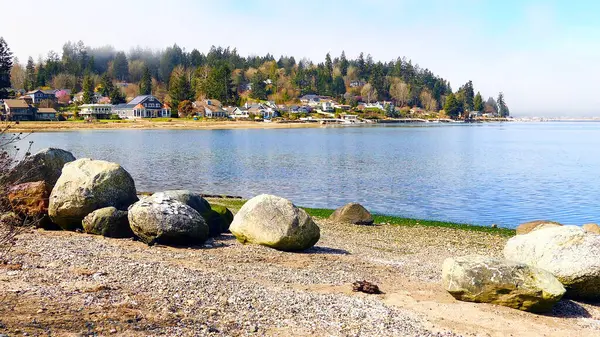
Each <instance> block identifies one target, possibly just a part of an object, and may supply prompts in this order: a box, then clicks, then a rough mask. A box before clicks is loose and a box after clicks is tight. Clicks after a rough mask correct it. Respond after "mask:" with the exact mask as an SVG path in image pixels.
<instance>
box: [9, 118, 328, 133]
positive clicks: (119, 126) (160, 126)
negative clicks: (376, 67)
mask: <svg viewBox="0 0 600 337" xmlns="http://www.w3.org/2000/svg"><path fill="white" fill-rule="evenodd" d="M322 126H323V125H321V124H319V123H263V122H249V121H243V122H238V121H214V122H198V121H192V120H180V119H177V118H173V120H171V121H149V120H137V121H99V122H91V123H87V122H83V121H81V122H79V121H77V122H72V121H66V122H20V123H19V124H12V126H11V127H10V130H9V131H10V132H13V133H16V132H24V133H26V132H61V131H80V130H235V129H298V128H316V127H322Z"/></svg>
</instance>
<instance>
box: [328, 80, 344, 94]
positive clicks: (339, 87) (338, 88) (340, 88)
mask: <svg viewBox="0 0 600 337" xmlns="http://www.w3.org/2000/svg"><path fill="white" fill-rule="evenodd" d="M331 91H332V94H333V95H334V96H335V97H339V96H342V95H344V94H345V93H346V84H345V83H344V79H343V78H342V77H341V76H336V77H335V78H334V79H333V86H332V88H331Z"/></svg>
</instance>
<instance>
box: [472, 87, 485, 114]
mask: <svg viewBox="0 0 600 337" xmlns="http://www.w3.org/2000/svg"><path fill="white" fill-rule="evenodd" d="M473 107H474V109H475V111H479V112H481V111H483V98H482V97H481V93H480V92H479V91H478V92H477V95H475V99H474V100H473Z"/></svg>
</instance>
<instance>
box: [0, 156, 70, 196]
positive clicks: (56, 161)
mask: <svg viewBox="0 0 600 337" xmlns="http://www.w3.org/2000/svg"><path fill="white" fill-rule="evenodd" d="M74 160H75V157H74V156H73V154H72V153H71V152H69V151H65V150H61V149H54V148H47V149H43V150H40V151H39V152H37V153H35V154H32V155H30V156H27V157H25V158H24V159H23V160H22V161H21V162H19V163H18V164H17V165H16V166H15V167H14V168H13V169H12V170H11V171H10V172H9V173H8V174H7V176H6V177H5V179H6V182H7V183H8V184H10V185H14V184H21V183H30V182H35V181H44V182H45V183H46V186H47V187H48V193H50V191H52V188H53V187H54V185H55V184H56V181H57V180H58V178H59V177H60V175H61V172H62V169H63V167H64V166H65V164H66V163H69V162H72V161H74Z"/></svg>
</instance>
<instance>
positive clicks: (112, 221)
mask: <svg viewBox="0 0 600 337" xmlns="http://www.w3.org/2000/svg"><path fill="white" fill-rule="evenodd" d="M82 223H83V230H84V231H85V232H86V233H89V234H95V235H102V236H106V237H110V238H130V237H132V236H133V232H132V231H131V228H130V227H129V220H128V219H127V211H121V210H118V209H116V208H114V207H104V208H100V209H97V210H95V211H93V212H92V213H90V214H88V215H87V216H86V217H85V218H83V221H82Z"/></svg>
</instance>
